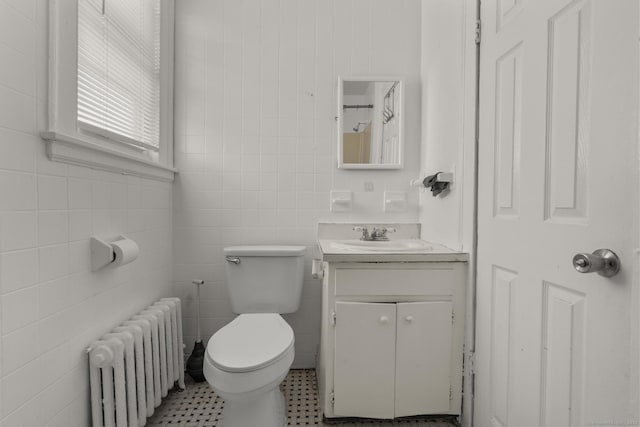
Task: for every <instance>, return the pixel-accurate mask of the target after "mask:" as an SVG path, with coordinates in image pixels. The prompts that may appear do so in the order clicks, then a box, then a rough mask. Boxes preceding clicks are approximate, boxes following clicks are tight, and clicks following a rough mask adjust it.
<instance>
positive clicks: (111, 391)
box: [88, 298, 184, 427]
mask: <svg viewBox="0 0 640 427" xmlns="http://www.w3.org/2000/svg"><path fill="white" fill-rule="evenodd" d="M183 347H184V344H183V342H182V313H181V308H180V299H179V298H162V299H161V300H159V301H157V302H156V303H154V304H152V305H151V306H149V307H147V308H146V309H145V310H143V311H141V312H140V313H138V314H137V315H135V316H133V317H132V318H131V319H129V320H127V321H126V322H123V323H122V325H120V326H118V327H117V328H115V329H114V330H113V331H111V332H109V333H107V334H105V335H103V336H102V338H100V340H98V341H96V342H94V343H93V344H92V345H91V347H89V349H88V352H89V376H90V383H91V413H92V418H93V427H136V426H137V427H142V426H144V425H145V424H146V422H147V418H148V417H150V416H151V415H153V411H154V409H155V408H156V407H158V406H159V405H160V402H161V400H162V398H163V397H165V396H166V395H167V393H168V391H169V390H170V389H172V388H173V387H174V385H175V383H176V382H177V383H178V386H179V387H180V388H182V389H184V359H183V358H184V353H183Z"/></svg>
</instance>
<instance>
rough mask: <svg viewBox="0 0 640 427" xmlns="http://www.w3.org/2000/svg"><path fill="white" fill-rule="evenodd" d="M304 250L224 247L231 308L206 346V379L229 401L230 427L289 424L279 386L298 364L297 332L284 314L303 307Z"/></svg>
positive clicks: (227, 422)
mask: <svg viewBox="0 0 640 427" xmlns="http://www.w3.org/2000/svg"><path fill="white" fill-rule="evenodd" d="M304 252H305V247H304V246H233V247H228V248H225V249H224V255H225V258H226V261H227V263H226V267H225V269H226V276H227V288H228V289H229V294H230V298H231V308H232V310H233V312H234V313H238V314H239V316H238V317H236V318H235V319H234V320H233V321H232V322H231V323H229V324H227V325H226V326H224V327H223V328H222V329H220V330H218V332H216V333H215V334H214V335H213V336H212V337H211V339H210V340H209V343H208V344H207V351H206V354H205V360H204V376H205V378H206V379H207V382H208V383H209V384H210V385H211V388H213V390H214V391H215V392H216V393H218V394H219V395H220V396H221V397H222V398H223V399H224V400H225V405H224V410H223V424H224V426H225V427H253V426H256V427H257V426H261V427H283V426H286V424H287V418H286V406H285V402H284V396H283V395H282V392H281V391H280V388H279V385H280V383H281V382H282V380H283V379H284V377H285V376H286V375H287V372H289V367H290V366H291V363H292V362H293V356H294V350H293V344H294V337H293V330H292V329H291V327H290V326H289V325H288V324H287V322H285V320H284V319H283V318H282V317H281V316H280V314H281V313H292V312H294V311H297V310H298V307H299V306H300V296H301V294H302V283H303V279H304Z"/></svg>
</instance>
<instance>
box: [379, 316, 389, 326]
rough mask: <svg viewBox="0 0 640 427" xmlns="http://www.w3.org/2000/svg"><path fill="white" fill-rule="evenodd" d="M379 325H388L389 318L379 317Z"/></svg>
mask: <svg viewBox="0 0 640 427" xmlns="http://www.w3.org/2000/svg"><path fill="white" fill-rule="evenodd" d="M380 323H382V324H383V325H386V324H387V323H389V318H388V317H387V316H381V317H380Z"/></svg>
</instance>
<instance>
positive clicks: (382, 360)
mask: <svg viewBox="0 0 640 427" xmlns="http://www.w3.org/2000/svg"><path fill="white" fill-rule="evenodd" d="M335 340H336V341H335V365H334V380H333V386H334V398H335V403H334V413H335V415H337V416H350V417H368V418H393V416H394V376H395V353H396V349H395V348H396V305H395V304H370V303H351V302H338V303H336V334H335Z"/></svg>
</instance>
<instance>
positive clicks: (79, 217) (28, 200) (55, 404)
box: [0, 0, 173, 427]
mask: <svg viewBox="0 0 640 427" xmlns="http://www.w3.org/2000/svg"><path fill="white" fill-rule="evenodd" d="M47 5H48V0H0V61H1V62H2V66H0V427H41V426H45V425H46V426H65V427H69V426H74V427H75V426H77V427H86V426H88V425H90V421H89V405H88V393H89V391H88V384H89V382H88V375H87V358H86V353H85V351H84V350H85V348H86V347H87V345H88V344H89V343H91V342H92V341H93V340H95V339H96V338H98V337H99V336H100V335H101V334H102V333H103V332H105V331H107V330H109V329H111V328H112V327H113V326H115V325H116V324H117V323H118V322H119V321H121V320H123V319H125V318H126V317H128V316H129V315H131V314H133V313H135V312H137V311H139V310H140V309H141V308H143V307H144V306H145V305H147V304H149V303H151V302H153V301H155V300H156V299H157V298H159V297H161V296H166V295H169V294H170V292H171V277H172V268H173V267H172V263H171V259H172V210H171V206H172V186H171V185H170V184H165V183H159V182H154V181H147V180H142V179H138V178H130V177H125V176H121V175H114V174H109V173H105V172H99V171H93V170H90V169H85V168H80V167H75V166H67V165H65V164H60V163H52V162H50V161H49V160H48V159H47V158H46V156H45V152H44V144H43V143H42V141H41V140H40V138H39V137H38V132H39V130H41V129H44V126H45V123H44V117H46V112H45V109H44V105H45V104H46V100H45V92H46V79H47V76H46V64H47V56H46V44H47V34H46V30H47ZM94 233H95V234H102V235H114V234H119V233H124V234H128V235H129V236H130V237H131V238H133V239H135V240H136V241H137V242H138V244H139V245H140V248H141V255H140V258H139V259H138V260H136V261H135V262H134V263H132V264H129V265H127V266H125V267H122V268H120V269H117V270H114V271H108V270H104V271H101V272H97V273H92V272H91V269H90V258H89V250H90V249H89V241H88V239H89V237H90V236H91V235H92V234H94Z"/></svg>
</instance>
